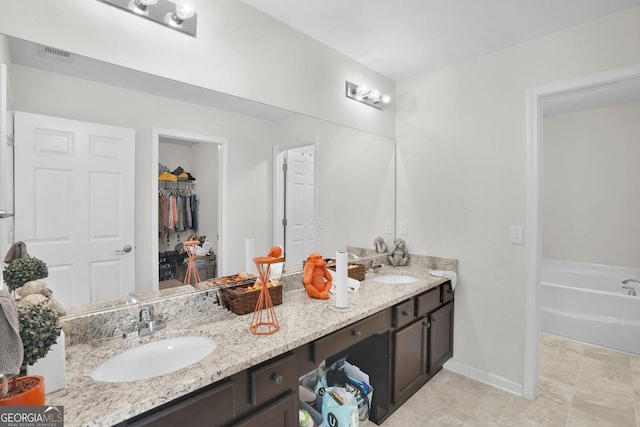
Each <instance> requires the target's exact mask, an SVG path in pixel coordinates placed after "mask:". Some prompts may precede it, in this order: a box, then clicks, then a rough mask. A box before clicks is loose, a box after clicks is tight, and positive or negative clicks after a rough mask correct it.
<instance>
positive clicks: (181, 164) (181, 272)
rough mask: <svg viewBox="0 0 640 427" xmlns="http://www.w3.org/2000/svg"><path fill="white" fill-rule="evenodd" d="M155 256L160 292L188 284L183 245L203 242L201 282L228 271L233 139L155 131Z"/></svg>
mask: <svg viewBox="0 0 640 427" xmlns="http://www.w3.org/2000/svg"><path fill="white" fill-rule="evenodd" d="M152 143H153V148H152V158H153V163H152V171H153V172H152V173H153V179H152V180H151V182H152V190H151V191H152V193H151V194H152V197H153V198H154V199H155V197H157V202H152V204H151V206H152V227H153V229H152V233H153V234H152V236H154V238H152V248H153V249H152V253H154V254H156V256H154V257H152V260H151V268H152V269H153V270H152V271H153V276H152V277H154V280H153V283H154V287H155V290H158V289H166V288H170V287H175V286H181V285H183V284H184V279H185V275H186V265H185V264H184V262H183V261H184V259H185V258H186V253H185V252H184V250H183V249H182V243H183V242H184V241H187V240H198V241H199V242H200V244H199V245H198V247H197V248H196V265H197V268H198V273H199V276H200V280H201V281H205V280H206V279H209V278H213V277H219V276H220V275H222V274H224V272H225V271H226V265H225V262H226V255H227V254H226V241H225V237H226V236H225V234H226V233H225V232H224V231H225V225H226V203H225V201H226V188H227V185H226V168H227V157H226V156H227V147H226V145H227V141H226V140H225V139H222V138H216V137H210V136H205V135H195V134H190V133H186V132H181V131H174V130H166V129H154V130H153V138H152Z"/></svg>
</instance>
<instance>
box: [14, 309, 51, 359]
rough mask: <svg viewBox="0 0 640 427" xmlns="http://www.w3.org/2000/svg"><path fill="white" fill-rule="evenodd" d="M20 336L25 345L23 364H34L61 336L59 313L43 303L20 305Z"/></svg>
mask: <svg viewBox="0 0 640 427" xmlns="http://www.w3.org/2000/svg"><path fill="white" fill-rule="evenodd" d="M17 307H18V323H19V326H20V338H21V339H22V346H23V347H24V357H23V359H22V363H23V365H33V364H34V363H35V362H36V361H38V359H40V358H42V357H44V356H46V355H47V353H48V352H49V349H50V348H51V346H52V345H53V344H55V342H56V340H57V339H58V337H59V336H60V331H61V329H62V328H61V327H60V325H59V324H58V315H57V314H56V313H55V312H54V311H53V310H52V309H50V308H49V307H45V306H42V305H31V304H24V305H18V306H17Z"/></svg>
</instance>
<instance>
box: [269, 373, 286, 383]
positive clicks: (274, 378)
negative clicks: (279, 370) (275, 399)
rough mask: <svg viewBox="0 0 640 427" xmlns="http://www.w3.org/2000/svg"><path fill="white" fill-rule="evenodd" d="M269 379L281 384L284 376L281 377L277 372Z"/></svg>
mask: <svg viewBox="0 0 640 427" xmlns="http://www.w3.org/2000/svg"><path fill="white" fill-rule="evenodd" d="M271 379H272V380H273V382H275V383H276V384H282V380H284V378H282V375H278V374H273V375H272V376H271Z"/></svg>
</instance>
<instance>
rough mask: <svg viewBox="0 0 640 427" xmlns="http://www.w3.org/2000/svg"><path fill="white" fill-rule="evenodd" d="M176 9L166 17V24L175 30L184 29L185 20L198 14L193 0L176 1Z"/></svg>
mask: <svg viewBox="0 0 640 427" xmlns="http://www.w3.org/2000/svg"><path fill="white" fill-rule="evenodd" d="M175 3H176V9H175V10H174V11H173V12H169V13H167V14H166V15H165V16H164V23H165V24H168V25H170V26H172V27H174V28H182V23H183V22H184V20H185V19H189V18H191V17H192V16H193V15H195V14H196V8H195V5H194V4H193V1H191V0H176V2H175Z"/></svg>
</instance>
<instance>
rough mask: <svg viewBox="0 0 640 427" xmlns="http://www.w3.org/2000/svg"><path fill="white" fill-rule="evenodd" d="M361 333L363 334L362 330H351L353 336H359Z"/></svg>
mask: <svg viewBox="0 0 640 427" xmlns="http://www.w3.org/2000/svg"><path fill="white" fill-rule="evenodd" d="M360 335H362V332H360V331H356V330H355V329H354V330H353V331H351V336H354V337H359V336H360Z"/></svg>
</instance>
